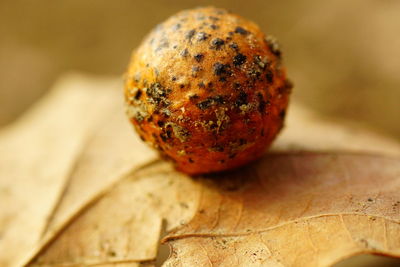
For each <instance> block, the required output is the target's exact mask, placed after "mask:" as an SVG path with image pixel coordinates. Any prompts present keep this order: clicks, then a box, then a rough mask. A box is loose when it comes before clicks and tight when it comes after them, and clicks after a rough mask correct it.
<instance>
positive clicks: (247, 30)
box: [125, 7, 292, 174]
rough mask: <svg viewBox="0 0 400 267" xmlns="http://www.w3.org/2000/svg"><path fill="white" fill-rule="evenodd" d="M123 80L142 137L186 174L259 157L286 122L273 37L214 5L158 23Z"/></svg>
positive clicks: (286, 89)
mask: <svg viewBox="0 0 400 267" xmlns="http://www.w3.org/2000/svg"><path fill="white" fill-rule="evenodd" d="M125 79H126V80H125V101H126V107H127V115H128V117H129V119H130V121H131V122H132V124H133V125H134V127H135V128H136V130H137V132H138V133H139V135H140V137H141V139H142V140H144V141H146V142H147V143H149V144H151V145H152V146H153V147H155V148H156V149H158V150H159V151H160V153H161V154H162V155H163V156H165V157H166V158H169V159H171V160H172V161H173V162H174V163H175V165H176V167H177V169H179V170H180V171H182V172H185V173H188V174H203V173H209V172H216V171H222V170H227V169H231V168H235V167H238V166H241V165H243V164H245V163H247V162H250V161H252V160H254V159H256V158H258V157H260V156H261V155H262V154H263V152H264V151H265V149H266V148H267V147H268V146H269V145H270V143H271V142H272V140H273V139H274V138H275V136H276V135H277V133H278V132H279V131H280V129H281V128H282V126H283V120H284V117H285V113H286V107H287V105H288V98H289V94H290V91H291V87H292V86H291V84H290V82H289V81H288V80H287V78H286V73H285V69H284V68H283V66H282V63H281V51H280V49H279V46H278V44H277V43H276V40H275V39H274V38H272V37H270V36H266V35H264V34H263V33H262V32H261V30H260V28H259V27H258V26H257V25H256V24H254V23H253V22H250V21H248V20H246V19H244V18H242V17H240V16H238V15H235V14H232V13H230V12H228V11H226V10H223V9H218V8H213V7H206V8H196V9H191V10H186V11H182V12H179V13H178V14H176V15H174V16H172V17H170V18H169V19H167V20H166V21H165V22H164V23H162V24H159V25H158V26H157V27H156V28H155V29H154V30H153V31H152V32H151V33H150V34H149V35H148V36H147V37H146V38H145V39H144V41H143V42H142V44H141V45H140V46H139V47H138V48H137V49H136V50H135V51H134V52H133V54H132V58H131V62H130V65H129V67H128V71H127V73H126V78H125ZM132 149H134V148H132Z"/></svg>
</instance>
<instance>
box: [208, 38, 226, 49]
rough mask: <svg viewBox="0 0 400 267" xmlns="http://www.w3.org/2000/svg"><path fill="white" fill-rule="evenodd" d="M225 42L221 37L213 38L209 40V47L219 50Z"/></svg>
mask: <svg viewBox="0 0 400 267" xmlns="http://www.w3.org/2000/svg"><path fill="white" fill-rule="evenodd" d="M224 44H225V41H224V40H222V39H221V38H214V39H212V40H211V49H215V50H219V49H221V46H223V45H224Z"/></svg>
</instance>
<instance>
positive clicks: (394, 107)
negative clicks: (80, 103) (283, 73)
mask: <svg viewBox="0 0 400 267" xmlns="http://www.w3.org/2000/svg"><path fill="white" fill-rule="evenodd" d="M210 4H212V5H215V6H219V7H225V8H228V9H230V10H232V11H234V12H236V13H239V14H241V15H243V16H245V17H247V18H249V19H251V20H253V21H255V22H257V23H258V24H259V25H260V26H261V28H262V29H263V30H264V31H265V32H266V33H268V34H273V35H275V36H276V37H278V39H279V40H280V42H281V44H282V46H283V51H284V60H285V63H286V66H287V68H288V73H289V76H290V78H291V79H292V80H293V82H294V84H295V88H294V95H293V98H295V99H296V100H297V101H299V102H302V103H304V104H306V105H307V106H309V107H311V108H313V109H315V110H317V111H319V112H322V113H325V114H329V115H334V116H339V117H345V118H348V119H353V120H357V121H359V122H362V123H364V124H368V125H369V126H371V127H373V128H376V129H380V130H381V131H383V132H385V133H388V134H390V135H392V136H394V137H397V138H400V1H398V0H352V1H348V0H336V1H319V0H305V1H295V0H291V1H262V0H259V1H251V0H249V1H238V0H236V1H228V0H225V1H199V0H197V1H195V0H170V1H161V0H158V1H151V0H147V1H142V0H118V1H109V0H108V1H107V0H85V1H81V0H68V1H52V0H41V1H20V0H1V1H0V36H1V37H0V38H1V42H0V125H4V124H6V123H8V122H10V121H12V120H13V119H14V118H15V117H17V116H18V115H20V114H21V113H22V112H23V111H24V110H25V109H27V108H28V107H29V106H30V105H31V104H32V103H33V102H34V101H36V100H37V99H38V98H39V97H40V96H41V95H43V94H44V93H45V92H46V90H48V89H49V88H50V87H51V85H52V83H53V82H54V81H55V80H56V79H57V77H59V76H60V75H61V74H62V73H64V72H65V71H68V70H78V71H83V72H87V73H94V74H99V75H121V73H123V72H124V69H125V67H126V65H127V62H128V60H129V56H130V52H131V50H132V49H133V48H134V47H135V46H137V45H138V43H139V42H140V40H141V39H142V38H143V36H144V35H145V34H146V33H147V32H148V31H149V30H150V29H151V28H152V27H154V26H155V25H156V24H157V23H159V22H161V21H162V20H164V19H165V18H167V17H168V16H170V15H172V14H173V13H175V12H177V11H179V10H181V9H183V8H189V7H193V6H198V5H210Z"/></svg>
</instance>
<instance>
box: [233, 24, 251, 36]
mask: <svg viewBox="0 0 400 267" xmlns="http://www.w3.org/2000/svg"><path fill="white" fill-rule="evenodd" d="M235 33H239V34H241V35H247V34H249V32H248V31H247V30H245V29H243V28H242V27H240V26H238V27H236V29H235Z"/></svg>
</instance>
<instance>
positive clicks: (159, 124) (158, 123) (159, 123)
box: [157, 121, 165, 127]
mask: <svg viewBox="0 0 400 267" xmlns="http://www.w3.org/2000/svg"><path fill="white" fill-rule="evenodd" d="M157 125H158V126H160V127H164V125H165V123H164V122H163V121H157Z"/></svg>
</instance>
